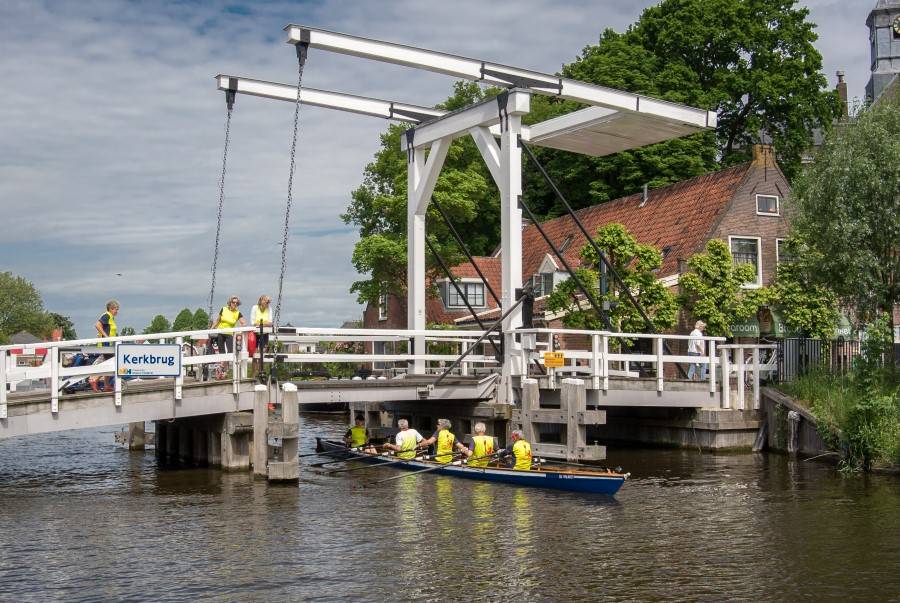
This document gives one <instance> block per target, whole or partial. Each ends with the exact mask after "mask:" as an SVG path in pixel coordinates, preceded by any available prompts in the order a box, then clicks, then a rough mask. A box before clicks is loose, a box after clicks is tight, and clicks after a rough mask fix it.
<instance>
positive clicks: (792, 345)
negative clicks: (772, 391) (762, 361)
mask: <svg viewBox="0 0 900 603" xmlns="http://www.w3.org/2000/svg"><path fill="white" fill-rule="evenodd" d="M776 345H777V346H778V349H777V354H778V372H777V377H776V379H777V380H778V381H780V382H781V383H787V382H789V381H793V380H794V379H796V378H797V377H798V376H800V375H803V374H805V373H808V372H809V371H811V370H817V369H821V370H826V371H829V372H832V373H837V374H845V373H847V372H848V371H850V369H851V368H852V367H853V359H854V358H856V357H857V356H858V355H859V341H858V340H855V339H848V340H836V341H828V340H822V339H808V338H803V337H790V338H785V339H779V340H777V341H776Z"/></svg>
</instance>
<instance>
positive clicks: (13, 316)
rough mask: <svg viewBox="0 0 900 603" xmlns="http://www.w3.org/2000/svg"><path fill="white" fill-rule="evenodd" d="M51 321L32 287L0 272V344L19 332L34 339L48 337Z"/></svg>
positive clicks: (51, 326) (7, 273) (9, 273)
mask: <svg viewBox="0 0 900 603" xmlns="http://www.w3.org/2000/svg"><path fill="white" fill-rule="evenodd" d="M52 328H53V321H52V319H51V318H50V315H49V314H47V312H45V311H44V302H43V300H41V295H40V293H38V291H37V289H35V287H34V285H33V284H32V283H31V282H29V281H28V280H26V279H25V278H23V277H21V276H15V275H13V273H12V272H0V342H6V341H9V338H10V336H12V335H14V334H16V333H18V332H19V331H28V332H29V333H31V334H32V335H35V336H37V337H45V336H47V335H49V334H50V330H51V329H52Z"/></svg>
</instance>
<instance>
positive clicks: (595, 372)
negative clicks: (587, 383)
mask: <svg viewBox="0 0 900 603" xmlns="http://www.w3.org/2000/svg"><path fill="white" fill-rule="evenodd" d="M601 375H602V373H601V368H600V336H599V335H597V334H596V333H595V334H593V335H591V387H592V388H594V389H600V377H601Z"/></svg>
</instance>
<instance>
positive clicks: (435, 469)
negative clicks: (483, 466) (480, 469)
mask: <svg viewBox="0 0 900 603" xmlns="http://www.w3.org/2000/svg"><path fill="white" fill-rule="evenodd" d="M497 454H499V453H498V452H495V453H493V454H488V455H486V456H479V457H475V458H474V459H472V458H470V459H468V460H470V461H480V460H482V459H489V458H491V457H492V456H497ZM451 465H452V466H455V467H460V466H462V461H461V460H460V461H454V462H452V463H442V464H441V465H439V466H437V467H429V468H428V469H419V470H418V471H411V472H409V473H403V474H401V475H395V476H393V477H388V478H386V479H380V480H378V481H377V482H372V483H370V484H366V485H367V486H375V485H377V484H383V483H384V482H390V481H393V480H395V479H402V478H404V477H409V476H410V475H419V474H420V473H428V472H429V471H437V470H438V469H443V468H444V467H448V466H451ZM476 468H477V467H476Z"/></svg>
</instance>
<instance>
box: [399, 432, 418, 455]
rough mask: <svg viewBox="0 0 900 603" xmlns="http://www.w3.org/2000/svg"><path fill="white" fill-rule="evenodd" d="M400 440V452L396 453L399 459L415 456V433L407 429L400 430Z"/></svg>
mask: <svg viewBox="0 0 900 603" xmlns="http://www.w3.org/2000/svg"><path fill="white" fill-rule="evenodd" d="M400 441H401V442H403V443H402V444H400V452H398V453H397V457H398V458H401V459H412V458H416V444H417V442H416V436H415V434H413V433H411V432H409V431H401V432H400Z"/></svg>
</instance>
